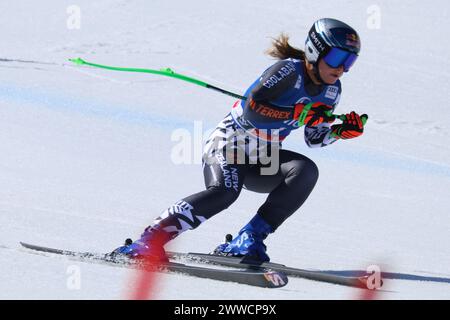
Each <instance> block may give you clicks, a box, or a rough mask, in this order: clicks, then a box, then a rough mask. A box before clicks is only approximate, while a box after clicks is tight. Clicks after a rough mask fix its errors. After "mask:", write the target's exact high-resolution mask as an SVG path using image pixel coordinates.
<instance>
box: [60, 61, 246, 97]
mask: <svg viewBox="0 0 450 320" xmlns="http://www.w3.org/2000/svg"><path fill="white" fill-rule="evenodd" d="M69 61H72V62H73V63H75V64H77V65H87V66H91V67H96V68H102V69H108V70H114V71H126V72H142V73H151V74H157V75H160V76H166V77H172V78H176V79H179V80H183V81H187V82H190V83H193V84H196V85H199V86H202V87H205V88H208V89H212V90H216V91H219V92H221V93H223V94H226V95H229V96H232V97H234V98H237V99H241V100H246V99H247V98H246V97H244V96H241V95H239V94H236V93H233V92H230V91H227V90H225V89H222V88H218V87H216V86H213V85H211V84H209V83H206V82H204V81H201V80H198V79H195V78H191V77H188V76H185V75H183V74H180V73H176V72H174V71H173V70H172V69H170V68H163V69H160V70H153V69H141V68H122V67H112V66H106V65H102V64H97V63H92V62H88V61H85V60H83V59H81V58H76V59H69Z"/></svg>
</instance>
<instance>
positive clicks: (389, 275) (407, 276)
mask: <svg viewBox="0 0 450 320" xmlns="http://www.w3.org/2000/svg"><path fill="white" fill-rule="evenodd" d="M320 272H323V273H329V274H335V275H339V276H345V277H352V276H353V277H355V276H356V277H360V276H365V275H367V272H366V271H362V270H342V271H336V270H323V271H320ZM381 278H383V279H399V280H410V281H430V282H439V283H450V278H444V277H431V276H419V275H415V274H408V273H398V272H381Z"/></svg>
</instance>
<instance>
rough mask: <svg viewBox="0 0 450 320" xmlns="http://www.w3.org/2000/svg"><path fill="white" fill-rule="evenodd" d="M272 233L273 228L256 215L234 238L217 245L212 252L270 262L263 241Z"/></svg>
mask: <svg viewBox="0 0 450 320" xmlns="http://www.w3.org/2000/svg"><path fill="white" fill-rule="evenodd" d="M272 232H273V228H272V227H271V226H270V225H269V224H268V223H267V222H266V221H264V220H263V218H261V216H259V215H258V214H257V215H255V216H254V217H253V219H252V220H250V222H249V223H248V224H247V225H245V226H244V227H243V228H242V229H241V230H240V231H239V234H238V235H237V237H236V238H234V239H232V240H231V241H230V242H229V243H225V244H222V245H219V246H218V247H217V248H216V249H215V250H214V253H215V254H219V255H225V256H234V257H246V258H248V259H251V260H255V261H261V262H264V261H270V258H269V256H268V255H267V253H266V250H267V247H266V245H265V244H264V243H263V240H264V239H266V238H267V236H268V235H269V233H272Z"/></svg>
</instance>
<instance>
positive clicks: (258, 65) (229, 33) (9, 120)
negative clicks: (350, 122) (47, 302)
mask: <svg viewBox="0 0 450 320" xmlns="http://www.w3.org/2000/svg"><path fill="white" fill-rule="evenodd" d="M73 4H75V5H77V6H78V7H79V8H80V9H81V25H80V26H81V28H80V29H69V28H67V20H68V19H69V16H70V14H69V13H68V12H67V8H68V7H69V6H70V5H73ZM374 4H375V5H377V6H378V8H379V10H380V18H381V25H380V26H381V28H380V29H371V28H369V27H368V25H367V21H368V19H369V17H370V16H371V13H370V12H371V10H372V9H373V7H371V6H372V5H374ZM449 8H450V5H449V3H448V1H444V0H439V1H438V0H435V1H433V4H432V5H428V4H426V3H425V2H423V1H422V2H421V1H402V2H400V1H395V2H394V1H381V0H380V1H371V0H370V1H351V0H339V1H294V0H289V1H266V0H264V1H261V0H260V1H256V0H253V1H235V0H230V1H226V2H223V1H217V0H208V1H206V0H202V1H181V0H178V1H168V0H152V1H146V0H127V1H125V0H96V1H86V0H77V1H67V0H45V1H39V2H34V1H24V0H18V1H13V2H11V1H8V2H6V1H2V2H1V3H0V24H1V30H2V33H1V37H2V41H1V46H0V48H1V49H0V68H1V69H0V79H1V82H0V235H1V237H0V251H1V252H2V254H1V255H0V271H1V272H0V277H1V278H0V288H1V290H0V298H2V299H123V298H127V297H129V296H130V294H131V292H133V289H134V287H133V285H132V284H133V278H134V277H135V274H134V272H133V271H130V270H126V269H122V268H115V267H109V266H102V265H96V264H89V263H81V262H74V261H70V260H68V259H65V258H61V257H53V258H49V257H46V256H42V255H37V254H31V253H30V252H29V251H26V250H24V249H20V247H19V244H18V243H19V241H25V242H30V243H35V244H41V245H47V246H51V247H58V248H66V249H71V250H81V251H88V250H92V251H95V252H106V251H109V250H111V249H113V248H115V247H116V246H117V245H119V244H121V243H122V242H123V240H124V239H125V238H127V237H133V238H135V237H136V236H138V235H139V234H140V233H141V232H142V230H143V228H144V227H146V226H147V225H148V224H149V223H150V222H151V221H152V220H153V218H155V217H156V216H158V215H159V213H160V212H162V211H163V210H164V209H165V208H166V207H167V206H169V205H171V204H172V203H173V202H175V201H177V200H179V199H181V198H182V197H184V196H187V195H190V194H192V193H194V192H198V191H200V190H202V189H203V177H202V173H201V165H200V163H199V162H198V161H197V158H195V159H194V154H192V159H193V160H195V161H193V163H192V164H182V165H176V164H174V163H173V161H172V160H171V152H172V149H173V147H174V146H175V145H176V143H177V142H176V141H172V140H171V135H172V134H173V133H174V132H175V130H177V129H180V128H185V129H187V130H189V131H190V132H191V133H192V135H194V123H195V121H201V125H202V130H203V132H206V131H207V130H210V129H212V128H213V127H214V126H215V125H216V124H217V123H218V122H219V121H220V120H221V119H222V118H223V116H224V115H225V114H226V113H227V112H228V111H229V109H230V107H231V105H232V103H233V102H234V99H233V98H230V97H228V96H225V95H221V94H218V93H216V92H214V91H211V90H206V89H204V88H201V87H198V86H195V85H191V84H189V83H185V82H181V81H178V80H174V79H171V78H165V77H158V76H153V75H145V74H136V73H119V72H112V71H106V70H100V69H94V68H88V67H76V66H73V65H72V64H71V63H70V62H68V61H67V59H68V58H74V57H78V56H79V57H82V58H84V59H86V60H90V61H93V62H98V63H103V64H110V65H117V66H129V67H141V68H155V69H158V68H162V67H171V68H173V69H174V70H175V71H177V72H180V73H185V74H188V75H191V76H195V77H199V78H201V79H203V80H205V81H210V82H211V83H213V84H215V85H219V86H223V87H225V88H227V89H229V90H234V91H236V92H238V93H242V92H243V90H245V89H246V88H247V86H248V85H249V84H250V83H251V82H252V81H253V80H254V79H255V78H256V77H257V76H258V75H259V74H260V73H261V72H262V71H263V70H264V69H265V68H266V67H267V66H269V65H270V64H272V63H273V60H272V59H270V58H269V57H267V56H265V55H264V54H263V51H264V50H265V49H266V48H267V47H268V46H269V44H270V37H274V36H276V35H278V34H279V33H280V32H282V31H284V32H287V33H288V34H290V35H291V40H292V44H294V45H298V46H302V44H303V42H304V38H305V36H306V33H307V30H308V29H309V27H310V25H311V24H312V23H313V21H314V20H316V19H318V18H321V17H325V16H329V17H335V18H338V19H342V20H344V21H346V22H348V23H349V24H351V25H352V26H354V27H355V28H356V29H357V30H358V31H359V33H360V35H361V37H362V43H363V46H362V53H361V57H360V59H359V60H358V61H357V63H356V65H355V66H354V68H353V69H352V70H351V72H349V73H348V74H346V75H345V76H344V78H343V89H344V91H343V98H342V100H341V104H340V106H339V108H338V111H339V112H341V113H344V112H347V111H351V110H353V109H355V110H357V111H359V112H362V113H363V112H364V113H368V114H369V115H370V119H369V122H368V124H367V127H366V132H365V134H364V135H363V136H362V137H361V138H359V139H356V140H353V141H343V142H342V141H341V142H338V143H336V144H334V145H332V146H330V147H328V148H323V149H308V148H307V146H306V145H305V144H304V142H303V136H302V135H303V134H302V132H301V130H298V131H297V132H295V133H293V134H292V136H291V137H290V138H289V139H288V140H287V141H286V143H285V148H287V149H292V150H295V151H298V152H301V153H304V154H305V155H307V156H309V157H311V158H312V159H313V160H314V161H315V162H316V163H317V164H318V166H319V168H320V174H321V176H320V179H319V182H318V184H317V187H316V189H315V190H314V191H313V193H312V194H311V196H310V198H309V199H308V201H307V203H306V204H305V205H304V206H303V207H302V208H301V209H300V210H299V211H298V212H297V213H296V214H294V215H293V216H292V217H291V218H290V219H289V220H288V221H287V222H286V223H285V224H284V225H282V226H281V227H280V228H279V230H278V231H277V233H275V234H274V235H271V236H270V238H269V239H268V240H267V245H268V248H269V254H270V255H271V258H272V260H273V261H276V262H281V263H285V264H287V265H292V266H299V267H303V268H312V269H324V270H334V271H342V270H343V271H345V270H365V269H366V268H367V267H368V266H370V265H373V264H376V265H379V266H380V267H381V269H382V271H387V272H392V273H394V278H396V279H388V280H386V283H385V286H384V290H383V291H380V292H378V293H377V295H376V296H375V297H376V298H380V299H449V298H450V268H449V266H450V249H449V243H450V241H449V240H450V236H449V235H450V232H449V231H450V217H449V204H450V200H449V190H450V147H449V145H448V140H447V138H448V136H449V134H450V128H449V125H448V124H449V123H450V111H449V110H450V109H449V106H448V92H449V90H450V71H449V69H448V68H449V65H450V53H449V52H450V46H449V43H448V41H446V40H445V39H446V38H445V37H446V36H445V34H446V32H448V30H449V22H448V21H449ZM27 61H28V62H27ZM30 61H34V62H30ZM199 139H201V137H197V140H196V141H197V142H199V141H201V140H199ZM195 156H196V157H197V156H198V151H197V154H196V155H195ZM264 199H265V195H261V194H254V193H250V192H246V191H244V192H243V193H242V194H241V197H240V198H239V199H238V201H237V202H236V203H235V204H233V205H232V206H231V207H230V208H229V209H228V210H226V211H225V212H222V213H221V214H219V215H217V216H215V217H213V218H212V219H210V220H209V221H208V222H206V223H204V224H203V225H202V226H201V227H199V228H198V229H197V230H195V231H190V232H187V233H185V234H183V235H182V236H180V237H179V238H177V239H176V240H174V241H173V242H172V243H171V245H170V249H172V250H179V251H199V252H208V251H209V250H211V249H212V248H213V247H214V246H215V245H216V244H217V243H218V242H220V241H221V240H222V238H223V235H224V234H225V233H228V232H231V233H234V232H236V231H237V230H238V229H239V228H240V227H241V226H242V225H243V224H244V223H246V222H247V220H248V219H249V218H250V217H252V216H253V215H254V213H255V211H256V210H257V208H258V207H259V205H260V204H261V203H262V202H263V201H264ZM324 199H326V201H324ZM74 268H75V269H74ZM77 268H78V269H77ZM73 270H79V271H80V275H81V277H80V280H81V282H80V285H81V286H80V287H79V288H78V289H74V288H73V287H72V286H71V285H70V284H71V282H70V281H71V279H72V278H71V277H72V276H73V273H72V271H73ZM407 279H409V280H407ZM419 279H422V280H428V281H419ZM361 296H362V291H361V290H359V289H353V288H347V287H342V286H336V285H331V284H326V283H320V282H314V281H309V280H302V279H295V278H291V279H290V283H289V284H288V285H287V286H286V287H284V288H282V289H276V290H274V289H260V288H254V287H250V286H245V285H239V284H234V283H223V282H216V281H211V280H202V279H196V278H190V277H186V276H180V275H162V276H161V277H160V281H159V286H158V292H157V294H156V296H155V297H156V298H158V299H272V300H273V299H357V298H359V297H361Z"/></svg>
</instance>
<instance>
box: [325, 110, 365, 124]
mask: <svg viewBox="0 0 450 320" xmlns="http://www.w3.org/2000/svg"><path fill="white" fill-rule="evenodd" d="M326 114H327V116H329V117H334V118H335V119H339V120H342V121H344V120H345V114H333V113H332V112H331V111H327V112H326ZM368 119H369V116H368V115H367V114H366V113H364V114H362V115H361V121H362V123H363V125H366V122H367V120H368Z"/></svg>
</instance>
